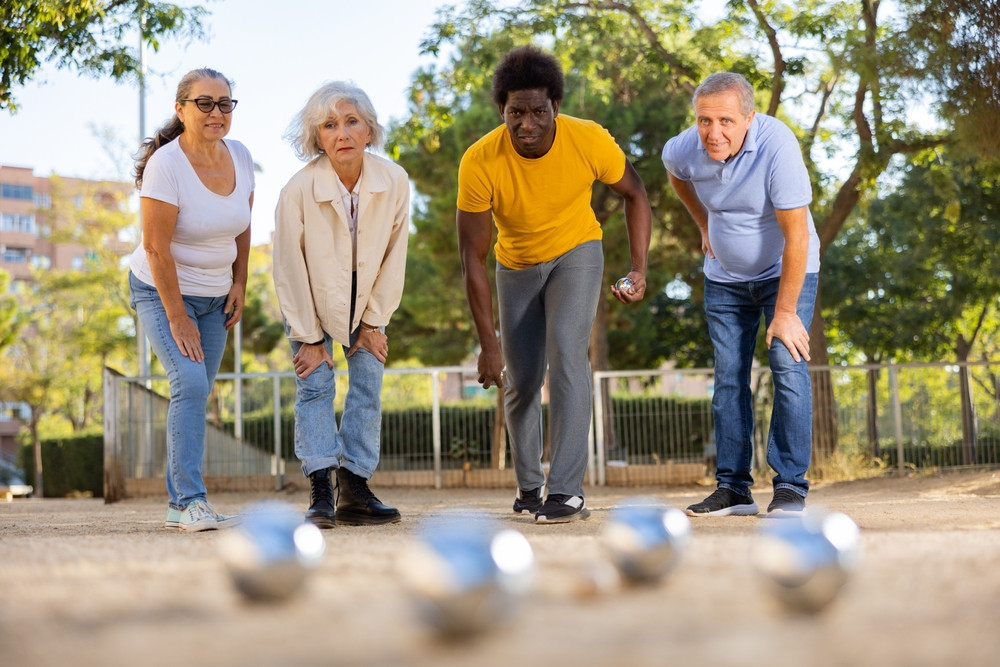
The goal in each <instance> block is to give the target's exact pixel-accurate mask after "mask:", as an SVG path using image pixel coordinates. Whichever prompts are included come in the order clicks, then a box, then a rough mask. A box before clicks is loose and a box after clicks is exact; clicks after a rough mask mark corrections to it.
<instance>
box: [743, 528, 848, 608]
mask: <svg viewBox="0 0 1000 667" xmlns="http://www.w3.org/2000/svg"><path fill="white" fill-rule="evenodd" d="M750 554H751V560H752V562H753V565H754V568H755V569H756V571H757V572H758V574H759V575H760V577H761V579H762V580H763V582H764V584H765V586H766V587H767V589H768V590H770V592H771V593H772V594H773V595H774V596H775V597H776V598H777V599H778V600H779V601H780V602H781V603H782V604H783V605H785V606H786V607H787V608H788V609H790V610H793V611H799V612H807V613H815V612H818V611H821V610H822V609H824V608H825V607H826V606H827V605H829V604H830V603H831V602H832V601H833V600H834V599H835V598H836V597H837V596H838V594H840V591H841V589H842V588H843V587H844V585H845V584H846V583H847V581H848V579H849V577H850V575H851V574H852V573H853V572H854V571H856V570H857V568H858V567H859V565H860V563H861V556H862V542H861V532H860V530H859V529H858V526H857V524H856V523H854V520H853V519H851V518H850V517H849V516H847V515H846V514H843V513H841V512H830V511H825V510H823V509H822V508H811V509H810V510H809V511H808V513H805V514H803V515H802V516H799V517H793V518H786V519H781V520H772V521H768V522H767V523H766V524H764V525H763V527H762V528H761V530H760V532H759V533H758V534H757V535H756V536H755V537H754V539H753V542H752V543H751V549H750Z"/></svg>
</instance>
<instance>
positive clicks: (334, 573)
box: [0, 471, 1000, 667]
mask: <svg viewBox="0 0 1000 667" xmlns="http://www.w3.org/2000/svg"><path fill="white" fill-rule="evenodd" d="M710 490H711V488H709V487H701V486H690V487H670V488H648V487H647V488H613V487H604V488H601V487H588V488H587V494H588V495H587V503H588V506H589V507H590V508H591V510H592V515H591V517H590V518H589V519H588V520H587V521H583V522H576V523H572V524H560V525H549V526H545V525H535V524H534V523H532V522H531V520H530V518H529V517H524V518H521V517H517V516H515V515H514V514H513V513H512V512H510V511H509V510H510V503H511V500H512V497H513V494H512V493H511V492H509V491H504V490H494V489H460V490H455V489H445V490H440V491H438V490H433V489H402V488H385V489H378V488H376V489H375V491H376V493H378V495H379V496H380V497H381V498H382V499H383V500H385V501H386V502H388V503H390V504H394V505H396V506H397V507H399V509H400V511H401V512H402V514H403V521H402V522H401V523H399V524H395V525H391V526H376V527H349V526H342V527H337V528H335V529H333V530H329V531H324V537H325V539H326V546H327V549H326V555H325V557H324V560H323V562H322V564H321V565H320V566H319V568H318V569H317V570H316V571H315V573H314V574H313V576H312V577H311V579H310V580H309V582H308V586H307V587H306V588H305V589H304V590H303V591H302V592H301V593H300V594H299V595H297V596H295V597H294V598H292V599H291V600H289V601H287V602H284V603H281V604H271V605H264V604H260V603H256V604H255V603H249V602H246V601H244V600H243V599H242V598H241V596H240V595H239V593H238V592H237V591H236V590H235V588H234V587H233V585H232V582H231V580H230V578H229V576H228V574H227V572H226V570H225V567H224V565H223V563H222V561H221V559H220V557H219V555H218V551H217V550H218V540H219V538H220V536H222V535H223V533H222V531H211V532H204V533H196V534H181V533H178V532H172V531H168V530H166V529H164V528H163V527H162V522H163V517H164V513H165V507H166V504H165V500H161V499H131V500H126V501H123V502H120V503H116V504H113V505H105V504H104V503H103V501H102V500H100V499H66V500H55V499H46V500H35V499H27V500H24V499H20V500H15V501H14V502H11V503H3V502H0V663H2V664H3V665H5V666H9V667H15V666H29V667H47V666H49V665H101V666H104V667H108V666H118V665H142V666H146V665H164V666H166V665H196V666H197V665H241V666H249V665H253V666H256V665H275V666H279V665H419V666H423V665H427V666H430V665H434V666H452V665H489V666H492V665H504V666H508V665H509V666H511V667H513V666H514V665H527V664H531V665H551V666H553V667H556V666H558V667H584V666H590V665H615V666H617V665H622V666H645V665H651V666H652V665H685V666H687V665H724V664H738V665H767V666H769V667H771V666H776V665H810V666H811V665H852V666H855V665H879V666H887V665H906V666H908V667H913V666H920V665H935V666H937V665H949V666H950V665H960V666H963V667H971V666H975V665H997V664H1000V657H998V656H1000V625H998V622H1000V472H997V471H992V472H991V471H987V472H981V471H980V472H963V473H949V474H942V475H936V476H925V477H912V478H886V479H878V480H862V481H856V482H847V483H837V484H821V485H816V486H814V488H813V491H812V493H811V494H810V496H809V505H810V506H823V507H826V508H829V509H832V510H837V511H841V512H844V513H846V514H848V515H849V516H850V517H852V518H853V519H854V520H855V521H856V522H857V523H858V525H859V527H860V528H861V531H862V536H863V541H864V559H863V562H862V564H861V567H860V569H859V570H858V571H857V572H856V573H855V574H854V576H853V577H852V578H851V580H850V581H849V583H848V585H847V587H845V588H844V589H843V590H842V592H841V594H840V595H839V597H838V598H837V599H836V600H835V601H834V602H833V604H831V605H830V606H829V607H827V608H826V609H825V610H824V611H823V612H822V613H820V614H817V615H813V616H807V615H800V614H794V613H790V612H788V611H786V610H784V609H783V608H781V607H780V606H779V605H778V603H777V602H776V601H775V600H774V599H773V598H772V597H771V596H770V594H769V593H768V592H767V591H766V590H765V589H764V588H763V586H762V582H761V580H760V579H759V576H758V575H757V573H756V572H755V571H754V569H753V567H752V566H751V564H750V562H749V560H748V558H747V553H748V545H749V544H750V542H751V541H752V540H753V538H754V537H755V535H756V532H757V531H758V530H759V529H760V527H761V525H762V522H763V521H766V520H764V519H762V518H760V517H725V518H702V519H692V536H691V542H690V544H689V547H688V549H687V550H686V552H685V554H684V557H683V560H682V562H681V563H680V565H679V566H678V567H677V569H676V570H674V572H673V573H672V574H671V575H670V576H669V577H668V578H667V579H665V580H664V581H662V582H661V583H660V584H659V585H657V586H654V587H647V588H631V589H625V590H619V591H613V592H605V593H602V594H597V595H590V596H585V595H581V594H580V593H579V591H578V590H577V589H578V586H577V584H578V581H579V576H580V573H581V572H584V571H586V570H587V569H588V568H592V567H593V566H594V565H595V564H597V563H601V562H602V560H603V558H604V551H603V546H602V542H601V528H602V524H603V523H604V522H605V521H606V520H607V517H608V515H609V512H610V510H611V509H612V508H613V507H614V506H615V505H616V504H617V503H619V502H621V501H622V500H624V499H627V498H630V497H634V496H653V497H655V498H657V499H659V500H661V501H664V502H666V503H667V504H669V505H673V506H676V507H685V506H687V505H688V504H690V503H692V502H696V501H698V500H701V499H702V498H703V497H704V496H705V495H707V494H708V492H709V491H710ZM770 496H771V493H770V489H769V488H766V487H764V488H762V485H761V484H760V483H759V482H758V484H757V487H756V493H755V497H756V500H757V502H758V504H759V505H761V507H762V509H763V508H764V507H766V506H767V502H768V501H769V500H770ZM265 498H266V499H281V500H285V501H288V502H291V503H294V504H295V505H297V506H298V507H301V508H302V509H305V507H306V506H307V505H308V494H307V492H306V491H303V490H299V491H296V492H294V493H277V492H276V493H273V494H253V495H248V494H217V495H215V496H214V497H212V498H210V500H212V501H213V503H214V504H215V506H216V507H217V508H218V509H219V510H220V511H222V512H227V513H228V512H236V511H238V510H240V508H241V507H244V506H246V505H248V504H249V503H252V502H253V501H255V500H260V499H265ZM455 506H465V507H469V508H474V509H475V510H477V511H481V512H483V513H487V514H489V515H492V516H494V517H496V518H497V519H498V520H499V521H501V522H502V524H503V525H504V526H507V527H513V528H516V529H518V530H520V531H521V532H522V533H523V534H524V535H525V536H526V537H527V539H528V541H529V542H530V544H531V546H532V548H533V550H534V553H535V558H536V562H537V579H536V583H535V586H534V589H533V592H532V593H531V595H530V597H529V598H528V599H527V600H526V601H525V603H524V604H523V605H522V606H521V607H520V609H519V610H518V611H517V613H516V614H515V615H514V616H513V617H512V618H511V619H510V620H509V622H508V623H506V624H505V625H502V626H499V627H497V628H495V629H492V630H491V631H489V632H486V633H483V634H481V635H479V636H477V637H474V638H472V639H471V640H468V641H464V642H459V643H455V642H445V641H442V640H441V639H440V638H438V637H436V636H435V635H434V633H433V632H431V631H430V629H429V628H428V627H427V626H426V625H425V624H424V623H423V622H422V620H421V619H420V618H419V617H418V616H417V615H416V613H415V610H414V606H413V602H412V599H411V598H410V597H409V596H408V594H407V591H406V588H405V587H404V585H403V583H402V581H401V577H400V574H399V572H400V570H399V561H400V559H401V558H402V557H403V554H404V553H405V550H406V547H407V546H408V545H410V544H411V542H412V540H413V539H414V535H415V529H416V528H417V527H418V526H419V522H420V519H421V518H424V517H426V516H428V515H429V514H431V513H434V512H438V511H441V510H445V509H448V508H452V507H455Z"/></svg>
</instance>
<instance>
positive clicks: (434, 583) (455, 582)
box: [399, 513, 535, 638]
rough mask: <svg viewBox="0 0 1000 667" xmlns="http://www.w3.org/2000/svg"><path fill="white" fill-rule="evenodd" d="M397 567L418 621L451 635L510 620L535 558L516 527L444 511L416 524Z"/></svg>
mask: <svg viewBox="0 0 1000 667" xmlns="http://www.w3.org/2000/svg"><path fill="white" fill-rule="evenodd" d="M399 567H400V569H401V572H402V575H403V579H404V582H405V583H406V586H407V588H408V589H409V591H410V593H411V595H412V597H413V599H414V601H415V604H416V609H417V613H418V615H419V616H420V618H421V619H422V620H423V622H424V623H426V624H427V625H428V626H430V627H431V628H432V629H433V630H435V631H436V632H438V633H440V634H441V635H442V636H445V637H448V638H457V637H468V636H471V635H474V634H476V633H479V632H482V631H484V630H487V629H489V628H492V627H495V626H497V625H500V624H502V623H503V622H505V621H508V620H510V618H511V617H512V615H513V614H514V612H515V611H516V610H517V608H518V606H519V604H520V602H521V600H522V598H523V597H524V595H525V594H526V593H527V592H528V590H529V589H530V587H531V585H532V583H533V579H534V572H535V558H534V553H533V551H532V549H531V545H530V544H529V543H528V541H527V540H526V539H525V537H524V536H523V535H522V534H521V533H519V532H518V531H516V530H512V529H505V528H502V527H501V526H500V525H499V523H498V522H496V521H494V520H493V519H491V518H489V517H485V516H481V515H475V514H469V513H446V514H442V515H437V516H432V517H429V518H428V519H427V520H425V521H424V522H422V525H421V528H420V530H419V531H418V534H417V536H416V539H415V540H414V542H413V543H412V544H411V546H410V548H409V549H408V550H407V551H406V552H405V553H404V554H403V556H402V557H401V559H400V562H399Z"/></svg>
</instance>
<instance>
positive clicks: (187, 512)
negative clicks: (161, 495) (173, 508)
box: [178, 500, 219, 533]
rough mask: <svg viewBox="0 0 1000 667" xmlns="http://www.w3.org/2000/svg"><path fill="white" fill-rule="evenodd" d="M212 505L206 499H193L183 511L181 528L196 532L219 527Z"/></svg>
mask: <svg viewBox="0 0 1000 667" xmlns="http://www.w3.org/2000/svg"><path fill="white" fill-rule="evenodd" d="M209 510H210V507H209V505H208V503H207V502H205V501H204V500H193V501H191V502H190V503H188V506H187V507H185V508H184V509H183V510H182V511H181V520H180V526H178V527H179V528H180V529H181V530H183V531H185V532H189V533H196V532H198V531H202V530H215V529H217V528H218V527H219V522H218V521H217V520H216V518H215V515H213V514H212V511H214V510H212V511H209Z"/></svg>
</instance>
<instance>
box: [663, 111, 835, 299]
mask: <svg viewBox="0 0 1000 667" xmlns="http://www.w3.org/2000/svg"><path fill="white" fill-rule="evenodd" d="M662 157H663V165H664V166H665V167H666V168H667V171H669V172H670V173H671V174H673V175H674V176H676V177H677V178H679V179H681V180H683V181H690V182H691V184H692V185H693V186H694V189H695V192H696V193H697V194H698V199H700V200H701V203H702V204H703V205H704V206H705V208H706V209H707V210H708V240H709V243H711V244H712V251H713V252H714V253H715V259H711V258H709V257H708V256H707V255H706V256H705V277H706V278H708V279H709V280H714V281H716V282H723V283H733V282H749V281H754V280H769V279H771V278H777V277H778V276H780V275H781V253H782V252H783V251H784V248H785V237H784V235H783V234H782V233H781V227H780V226H779V225H778V219H777V217H776V216H775V214H774V211H775V209H780V210H787V209H793V208H799V207H801V206H806V207H807V208H806V214H807V218H808V220H809V257H808V260H807V263H806V273H816V272H818V271H819V237H818V236H817V235H816V225H815V223H814V222H813V218H812V214H811V213H810V212H809V209H808V204H809V203H810V202H811V201H812V188H811V186H810V183H809V172H808V171H807V170H806V165H805V161H804V160H803V159H802V149H801V148H800V147H799V142H798V140H796V138H795V135H794V134H793V133H792V131H791V130H790V129H789V128H788V126H786V125H785V124H784V123H782V122H781V121H780V120H778V119H776V118H773V117H771V116H767V115H765V114H761V113H758V114H756V115H755V116H754V118H753V120H752V121H751V122H750V129H749V130H747V136H746V139H745V140H744V142H743V147H742V148H741V149H740V152H739V153H737V154H736V155H735V156H733V157H732V158H730V159H729V160H727V161H726V162H719V161H717V160H713V159H712V158H710V157H708V151H706V150H705V149H704V147H702V145H701V139H700V137H699V136H698V128H697V127H694V126H692V127H690V128H688V129H686V130H684V131H683V132H681V133H680V134H678V135H677V136H676V137H673V138H672V139H670V140H669V141H668V142H667V143H666V145H665V146H664V147H663V156H662Z"/></svg>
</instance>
